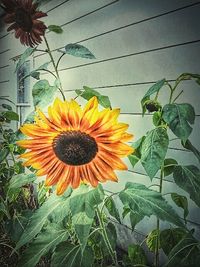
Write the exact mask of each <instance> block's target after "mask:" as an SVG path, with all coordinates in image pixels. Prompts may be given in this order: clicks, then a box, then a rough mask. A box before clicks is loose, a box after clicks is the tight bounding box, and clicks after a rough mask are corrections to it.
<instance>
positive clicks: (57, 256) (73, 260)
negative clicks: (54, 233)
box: [51, 242, 94, 267]
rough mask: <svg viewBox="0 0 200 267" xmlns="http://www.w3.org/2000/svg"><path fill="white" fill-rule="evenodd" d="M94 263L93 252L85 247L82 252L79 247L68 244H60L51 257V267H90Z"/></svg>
mask: <svg viewBox="0 0 200 267" xmlns="http://www.w3.org/2000/svg"><path fill="white" fill-rule="evenodd" d="M93 262H94V257H93V252H92V249H91V248H90V247H86V248H85V250H84V251H83V252H82V251H81V247H80V246H79V245H74V244H72V243H70V242H63V243H60V244H59V245H58V246H57V248H56V249H55V251H54V253H53V256H52V262H51V266H52V267H61V266H67V267H92V266H93Z"/></svg>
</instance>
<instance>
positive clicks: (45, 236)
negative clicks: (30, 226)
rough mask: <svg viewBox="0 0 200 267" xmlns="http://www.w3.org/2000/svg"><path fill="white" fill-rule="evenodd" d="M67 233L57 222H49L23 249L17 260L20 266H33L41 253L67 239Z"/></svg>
mask: <svg viewBox="0 0 200 267" xmlns="http://www.w3.org/2000/svg"><path fill="white" fill-rule="evenodd" d="M68 236H69V234H68V232H67V231H66V229H65V228H63V227H61V226H60V225H58V224H53V223H51V224H49V225H47V227H46V229H45V230H44V231H42V232H41V233H40V234H39V235H38V236H37V237H36V239H35V240H34V241H33V242H32V243H31V245H30V246H29V247H28V248H27V249H26V250H25V251H24V253H23V254H22V257H21V259H20V261H19V264H18V266H20V267H34V266H36V264H37V263H38V262H39V260H40V258H41V257H42V256H43V255H46V254H47V253H48V252H49V251H50V250H53V249H54V248H55V247H56V246H57V245H58V244H59V243H61V242H63V241H65V240H67V238H68Z"/></svg>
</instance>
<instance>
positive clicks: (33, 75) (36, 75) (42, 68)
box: [20, 62, 51, 81]
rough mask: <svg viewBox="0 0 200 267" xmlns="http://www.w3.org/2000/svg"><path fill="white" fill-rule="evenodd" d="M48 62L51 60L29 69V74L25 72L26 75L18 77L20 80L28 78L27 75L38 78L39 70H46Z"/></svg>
mask: <svg viewBox="0 0 200 267" xmlns="http://www.w3.org/2000/svg"><path fill="white" fill-rule="evenodd" d="M50 63H51V62H46V63H44V64H42V65H41V66H40V67H38V68H37V69H35V70H33V71H31V72H30V73H29V74H27V75H25V76H24V77H22V78H21V79H20V81H22V80H24V79H26V78H28V77H29V76H31V77H33V78H34V79H36V80H39V79H40V71H41V70H44V71H45V70H47V69H48V66H49V64H50Z"/></svg>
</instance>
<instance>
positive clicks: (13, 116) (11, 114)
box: [2, 110, 19, 121]
mask: <svg viewBox="0 0 200 267" xmlns="http://www.w3.org/2000/svg"><path fill="white" fill-rule="evenodd" d="M2 115H3V116H4V117H5V118H6V119H7V120H10V121H18V120H19V115H18V114H17V113H16V112H14V111H12V110H8V111H5V112H2Z"/></svg>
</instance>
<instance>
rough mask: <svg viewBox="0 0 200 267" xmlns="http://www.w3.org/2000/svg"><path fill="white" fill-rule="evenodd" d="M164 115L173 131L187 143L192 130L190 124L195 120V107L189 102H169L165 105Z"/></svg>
mask: <svg viewBox="0 0 200 267" xmlns="http://www.w3.org/2000/svg"><path fill="white" fill-rule="evenodd" d="M162 117H163V119H164V121H165V122H166V123H168V125H169V128H170V129H171V130H172V132H173V133H174V134H175V135H176V136H177V137H179V138H180V139H181V140H182V141H183V143H184V144H185V142H186V140H187V139H188V137H189V135H190V134H191V132H192V127H191V126H190V124H193V123H194V120H195V111H194V108H193V107H192V106H191V105H190V104H187V103H184V104H176V103H174V104H167V105H165V106H164V107H163V114H162Z"/></svg>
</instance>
